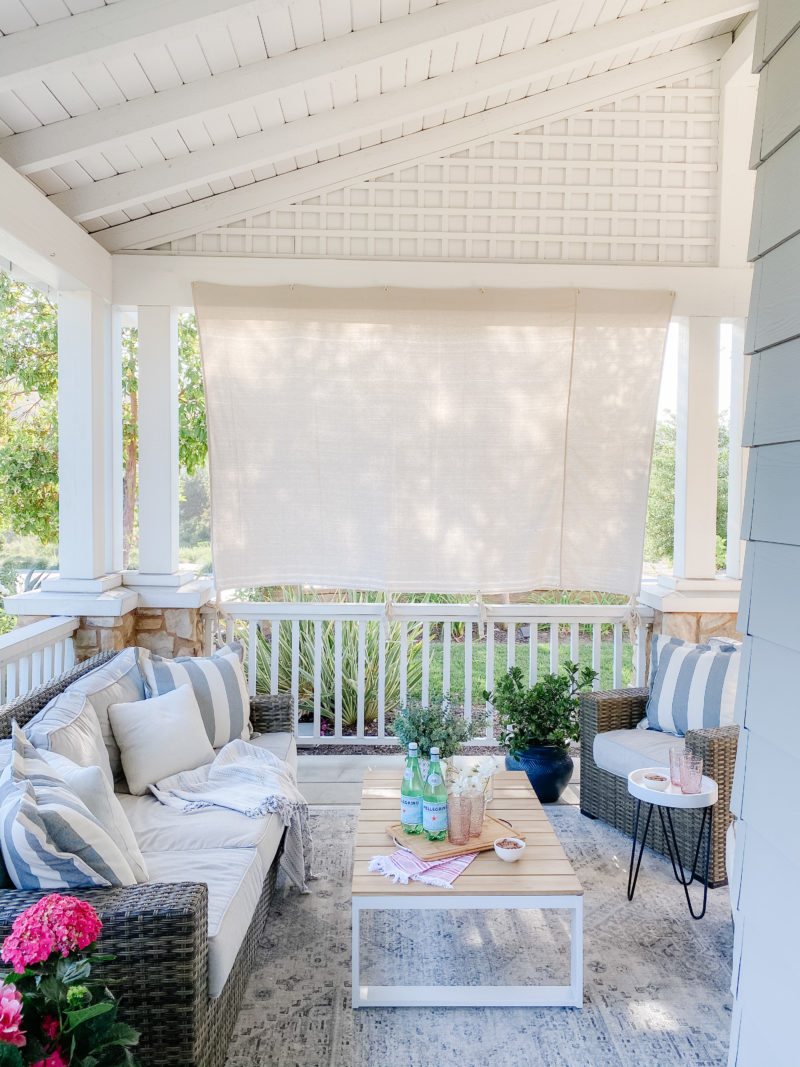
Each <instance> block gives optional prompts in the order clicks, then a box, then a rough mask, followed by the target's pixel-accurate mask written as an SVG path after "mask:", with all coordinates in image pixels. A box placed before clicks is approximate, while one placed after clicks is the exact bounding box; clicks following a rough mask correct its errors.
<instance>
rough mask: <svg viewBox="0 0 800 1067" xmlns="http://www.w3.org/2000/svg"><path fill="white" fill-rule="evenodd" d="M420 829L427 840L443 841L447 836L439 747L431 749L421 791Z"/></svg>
mask: <svg viewBox="0 0 800 1067" xmlns="http://www.w3.org/2000/svg"><path fill="white" fill-rule="evenodd" d="M422 829H423V830H424V831H425V836H426V837H427V839H428V840H429V841H444V839H445V838H446V837H447V786H446V785H445V781H444V775H443V774H442V765H441V763H439V749H438V748H432V749H431V765H430V767H429V768H428V777H427V778H426V779H425V788H424V791H423V793H422Z"/></svg>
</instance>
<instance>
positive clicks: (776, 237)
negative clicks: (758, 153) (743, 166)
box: [748, 134, 800, 259]
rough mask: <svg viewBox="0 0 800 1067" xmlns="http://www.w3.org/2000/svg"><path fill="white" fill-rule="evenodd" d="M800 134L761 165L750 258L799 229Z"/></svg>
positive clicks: (766, 250) (754, 206) (754, 202)
mask: <svg viewBox="0 0 800 1067" xmlns="http://www.w3.org/2000/svg"><path fill="white" fill-rule="evenodd" d="M798 176H800V135H798V134H795V136H794V137H792V138H791V139H790V140H788V141H787V142H786V144H785V145H783V146H782V147H781V148H779V149H778V151H777V152H775V153H774V154H773V155H771V156H770V157H769V159H767V160H765V161H764V162H763V163H762V164H761V166H760V167H759V168H758V173H757V175H756V191H755V199H754V201H753V225H752V228H751V230H750V248H749V250H748V255H749V257H750V259H758V257H759V256H763V255H764V254H765V253H766V252H768V251H769V250H770V249H771V248H774V247H775V246H776V245H779V244H780V243H781V242H782V241H786V240H788V239H789V238H790V237H793V236H794V235H795V234H796V233H800V181H798Z"/></svg>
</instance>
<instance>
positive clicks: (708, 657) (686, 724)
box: [647, 634, 741, 737]
mask: <svg viewBox="0 0 800 1067" xmlns="http://www.w3.org/2000/svg"><path fill="white" fill-rule="evenodd" d="M650 655H651V681H650V698H649V700H648V702H647V722H648V726H649V728H650V729H651V730H662V731H663V732H664V733H668V734H675V735H676V736H677V737H683V736H684V734H685V733H686V732H687V730H699V729H702V728H704V727H713V726H729V725H730V724H731V723H732V722H733V707H734V702H735V699H736V682H737V678H738V675H739V662H740V660H741V649H740V646H738V645H735V644H733V643H732V644H724V643H722V642H714V643H713V644H711V643H708V644H702V645H697V644H693V643H691V642H689V641H680V640H679V639H678V638H676V637H669V636H667V635H666V634H656V635H655V636H654V637H653V643H652V649H651V654H650Z"/></svg>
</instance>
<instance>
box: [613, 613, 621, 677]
mask: <svg viewBox="0 0 800 1067" xmlns="http://www.w3.org/2000/svg"><path fill="white" fill-rule="evenodd" d="M614 688H615V689H621V688H622V623H621V622H615V623H614Z"/></svg>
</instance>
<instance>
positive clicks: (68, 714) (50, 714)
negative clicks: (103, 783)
mask: <svg viewBox="0 0 800 1067" xmlns="http://www.w3.org/2000/svg"><path fill="white" fill-rule="evenodd" d="M25 734H26V736H27V737H28V739H29V740H30V742H31V744H32V745H33V746H34V747H35V748H38V749H46V750H47V751H49V752H58V753H59V755H61V756H66V757H67V759H70V760H72V762H73V763H77V764H78V765H79V766H81V767H99V768H100V770H101V771H102V772H103V774H104V775H105V776H106V778H107V779H108V781H109V782H110V783H111V785H112V786H113V784H114V775H113V773H112V770H111V762H110V760H109V755H108V748H107V746H106V744H105V741H104V738H103V732H102V730H101V727H100V722H99V720H98V717H97V713H96V712H95V710H94V707H93V706H92V704H91V701H90V699H89V697H88V696H87V695H86V694H85V693H81V692H78V690H76V689H74V688H73V687H72V686H70V687H69V688H68V689H65V690H64V692H63V693H59V694H58V696H57V697H54V698H53V699H52V700H51V701H50V703H49V704H48V705H47V706H46V707H44V708H42V710H41V711H40V712H39V713H38V714H37V715H34V717H33V718H32V719H31V721H30V722H29V723H28V725H27V726H26V727H25Z"/></svg>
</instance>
